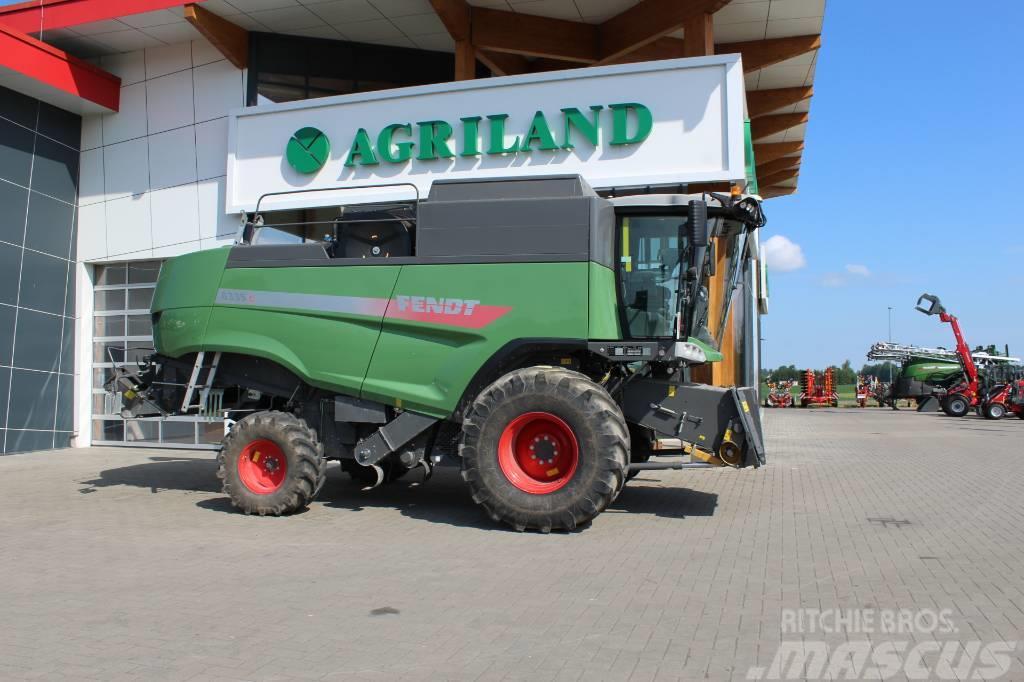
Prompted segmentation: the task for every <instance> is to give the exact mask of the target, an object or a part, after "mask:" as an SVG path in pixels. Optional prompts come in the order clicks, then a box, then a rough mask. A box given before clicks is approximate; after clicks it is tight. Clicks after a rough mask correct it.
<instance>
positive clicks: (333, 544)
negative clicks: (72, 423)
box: [0, 409, 1024, 680]
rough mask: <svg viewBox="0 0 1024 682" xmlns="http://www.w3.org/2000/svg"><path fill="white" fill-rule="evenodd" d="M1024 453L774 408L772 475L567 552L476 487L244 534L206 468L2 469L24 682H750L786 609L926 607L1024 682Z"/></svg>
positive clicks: (993, 426) (660, 510) (749, 477)
mask: <svg viewBox="0 0 1024 682" xmlns="http://www.w3.org/2000/svg"><path fill="white" fill-rule="evenodd" d="M1022 436H1024V423H1022V422H1020V421H1019V420H1016V419H1013V420H1004V421H1001V422H986V421H984V420H981V419H977V418H974V417H971V418H968V419H967V420H965V421H963V422H958V421H955V420H952V419H950V418H946V417H944V416H942V415H924V414H921V415H919V414H914V413H909V412H899V413H894V412H891V411H887V410H875V409H869V410H854V409H841V410H817V411H803V410H777V411H773V412H770V413H769V414H768V415H767V438H768V443H769V448H770V451H769V457H770V466H769V467H767V468H765V469H763V470H760V471H738V472H737V471H731V470H729V471H723V470H714V471H700V472H693V471H690V472H686V471H674V472H644V473H642V474H641V476H640V477H639V478H638V479H636V480H634V481H633V482H631V483H630V485H629V486H628V487H627V489H626V490H625V491H624V492H623V494H622V495H621V497H620V498H619V500H618V501H617V502H616V503H615V505H614V506H613V507H612V509H611V510H609V511H608V512H606V513H605V514H603V515H602V516H600V517H599V518H598V519H597V520H596V521H595V522H594V523H593V524H592V526H591V527H589V528H587V529H584V530H582V531H580V532H576V533H571V534H557V533H555V534H551V535H539V534H520V533H515V532H511V531H507V530H505V529H504V528H503V527H499V526H496V525H494V524H492V523H491V522H490V521H489V520H488V519H486V517H484V516H483V515H482V513H481V512H480V511H479V510H478V509H477V508H476V507H475V506H474V505H473V503H472V502H471V500H470V499H469V495H468V494H467V492H466V490H465V488H464V487H463V485H462V483H461V480H460V479H459V478H458V476H457V474H456V473H455V472H454V470H448V471H444V470H442V471H440V472H439V473H438V474H437V475H436V476H435V477H434V479H433V480H432V481H430V482H429V484H427V485H424V486H419V485H415V484H414V483H409V482H405V481H401V482H399V483H396V484H392V485H390V486H386V487H384V488H381V489H378V490H376V491H370V492H363V491H360V490H359V489H358V488H357V487H356V486H355V485H354V484H351V483H349V482H348V480H347V478H346V477H344V476H343V475H342V474H341V473H340V471H338V470H337V469H336V468H334V469H332V471H331V476H330V477H329V481H328V484H327V486H326V487H325V490H324V492H323V493H322V494H321V497H320V500H319V501H318V502H316V503H315V504H314V505H313V506H312V507H311V508H310V509H309V510H308V511H307V512H305V513H303V514H299V515H296V516H293V517H289V518H280V519H274V518H255V517H246V516H243V515H240V514H236V513H233V512H232V511H231V509H230V506H229V505H228V503H227V501H226V499H225V498H224V497H223V496H222V495H221V493H220V492H219V490H218V487H217V481H216V479H215V477H214V470H215V466H214V463H213V461H212V456H210V455H209V454H204V453H199V454H197V453H185V452H181V451H168V450H146V451H139V450H126V449H112V448H96V449H91V450H78V451H68V450H65V451H58V452H51V453H34V454H30V455H16V456H9V457H0V678H2V679H27V678H41V679H47V678H55V679H68V678H71V679H96V680H113V679H145V680H159V679H171V680H184V679H229V680H249V679H255V680H284V679H302V680H306V679H310V680H315V679H325V680H351V679H380V680H384V679H388V680H390V679H431V680H437V679H483V680H491V679H523V680H545V679H556V680H575V679H587V680H591V679H609V680H625V679H629V680H663V679H664V680H672V679H687V680H689V679H709V680H728V679H744V678H745V677H746V676H747V672H748V670H749V669H750V667H751V666H760V667H769V666H770V664H771V663H772V660H773V656H774V655H775V652H776V649H777V647H778V646H779V643H780V642H781V641H783V640H792V639H793V638H794V635H784V634H783V633H782V632H781V625H780V624H781V619H782V618H783V614H784V613H785V612H786V611H785V610H787V609H797V608H805V609H835V608H842V609H861V610H872V609H874V610H881V609H901V608H902V609H911V610H920V609H936V610H937V609H950V610H951V614H952V616H951V618H952V620H953V622H954V623H955V625H956V627H957V628H958V633H957V634H956V635H953V637H954V638H955V639H959V640H961V641H968V640H974V639H976V640H979V641H982V642H990V641H996V640H1007V641H1011V640H1018V641H1020V644H1018V646H1017V648H1016V650H1015V651H1014V653H1013V655H1012V658H1011V660H1012V665H1013V667H1012V669H1011V671H1010V673H1009V674H1008V675H1006V676H1005V677H1004V678H1003V679H1018V680H1019V679H1024V663H1022V656H1024V569H1022V565H1024V513H1022V497H1024V447H1022V442H1024V441H1022ZM413 476H414V477H417V476H418V474H414V475H413ZM858 636H859V637H866V638H868V639H871V640H872V641H873V642H874V641H878V640H886V639H900V637H895V636H892V635H889V636H887V635H884V634H879V633H878V632H877V631H876V632H874V633H870V632H869V633H867V634H861V635H858ZM795 637H796V639H797V640H799V639H800V638H801V635H799V634H798V635H795ZM930 637H934V638H940V637H939V636H938V635H934V636H932V635H928V634H927V633H926V632H921V631H917V632H914V633H911V634H910V635H908V636H902V639H908V638H909V639H911V640H913V641H923V640H926V639H929V638H930ZM803 638H804V639H805V640H812V639H815V638H819V639H821V638H823V639H826V640H828V643H829V645H830V646H834V645H837V644H840V643H841V642H843V641H845V640H847V639H856V638H857V637H855V636H854V635H852V634H849V632H846V633H843V632H840V633H838V634H829V635H827V636H820V635H813V634H806V633H805V634H804V635H803ZM931 658H934V656H932V657H931ZM930 660H931V659H930V658H929V657H927V656H926V657H925V662H926V663H927V662H929V661H930ZM905 673H906V671H904V673H901V674H900V675H898V676H896V677H893V678H891V679H906V674H905ZM911 677H912V675H911Z"/></svg>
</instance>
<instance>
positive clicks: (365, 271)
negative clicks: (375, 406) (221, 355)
mask: <svg viewBox="0 0 1024 682" xmlns="http://www.w3.org/2000/svg"><path fill="white" fill-rule="evenodd" d="M400 269H401V268H400V267H398V266H382V265H378V266H366V267H362V266H356V267H348V268H346V267H323V268H233V269H229V270H226V271H225V272H224V278H223V280H222V281H221V288H222V289H241V290H253V291H271V292H286V293H292V294H313V295H328V296H359V297H367V298H375V299H385V300H386V299H388V298H389V297H390V296H391V292H392V291H393V290H394V288H395V281H396V280H397V279H398V273H399V271H400ZM382 315H383V310H381V311H380V312H379V313H373V312H370V311H367V313H366V314H357V313H345V312H332V311H328V310H296V309H293V308H284V307H282V308H275V307H269V306H268V307H252V306H232V305H229V304H223V303H218V304H217V305H216V306H215V307H214V309H213V314H212V315H211V317H210V324H209V327H208V329H207V332H206V337H205V339H204V342H203V343H204V345H205V346H206V347H207V348H211V349H217V350H221V351H227V352H232V353H242V354H246V355H259V356H261V357H265V358H267V359H270V360H274V361H275V362H278V363H280V364H281V365H284V366H285V367H287V368H288V369H290V370H291V371H292V372H294V373H295V374H297V375H298V376H299V377H301V378H303V379H304V380H305V381H306V382H307V383H309V384H312V385H313V386H318V387H320V388H325V389H330V390H337V391H339V392H344V393H349V394H352V395H358V394H359V389H360V387H361V385H362V382H363V377H364V376H365V374H366V368H367V366H368V365H369V364H370V357H371V355H372V354H373V349H374V346H375V345H376V343H377V337H378V336H379V335H380V325H381V318H382Z"/></svg>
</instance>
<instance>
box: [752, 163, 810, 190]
mask: <svg viewBox="0 0 1024 682" xmlns="http://www.w3.org/2000/svg"><path fill="white" fill-rule="evenodd" d="M798 175H800V169H799V168H792V169H790V170H784V171H779V172H777V173H772V174H771V175H766V176H764V177H763V178H758V179H757V186H758V187H760V186H761V185H762V184H764V186H765V187H771V186H772V185H777V184H779V183H780V182H785V181H786V180H792V179H793V178H795V177H796V176H798Z"/></svg>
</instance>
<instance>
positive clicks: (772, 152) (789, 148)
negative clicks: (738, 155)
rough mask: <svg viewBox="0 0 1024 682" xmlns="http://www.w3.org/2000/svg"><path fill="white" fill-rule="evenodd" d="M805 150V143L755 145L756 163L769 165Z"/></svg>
mask: <svg viewBox="0 0 1024 682" xmlns="http://www.w3.org/2000/svg"><path fill="white" fill-rule="evenodd" d="M803 150H804V143H803V142H762V143H761V144H755V145H754V163H767V162H768V161H774V160H775V159H778V158H781V157H783V156H789V155H790V154H799V153H800V152H802V151H803Z"/></svg>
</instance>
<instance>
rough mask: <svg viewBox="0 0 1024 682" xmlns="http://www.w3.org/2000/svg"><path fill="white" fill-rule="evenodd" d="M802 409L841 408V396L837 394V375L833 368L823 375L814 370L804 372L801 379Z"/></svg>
mask: <svg viewBox="0 0 1024 682" xmlns="http://www.w3.org/2000/svg"><path fill="white" fill-rule="evenodd" d="M799 400H800V407H809V406H812V405H825V406H826V407H839V394H838V393H837V392H836V382H835V373H834V371H833V370H832V368H831V367H829V368H828V369H826V370H825V371H824V372H822V373H820V374H819V373H817V372H815V371H814V370H813V369H809V370H807V371H805V372H804V376H803V378H801V379H800V398H799Z"/></svg>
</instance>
